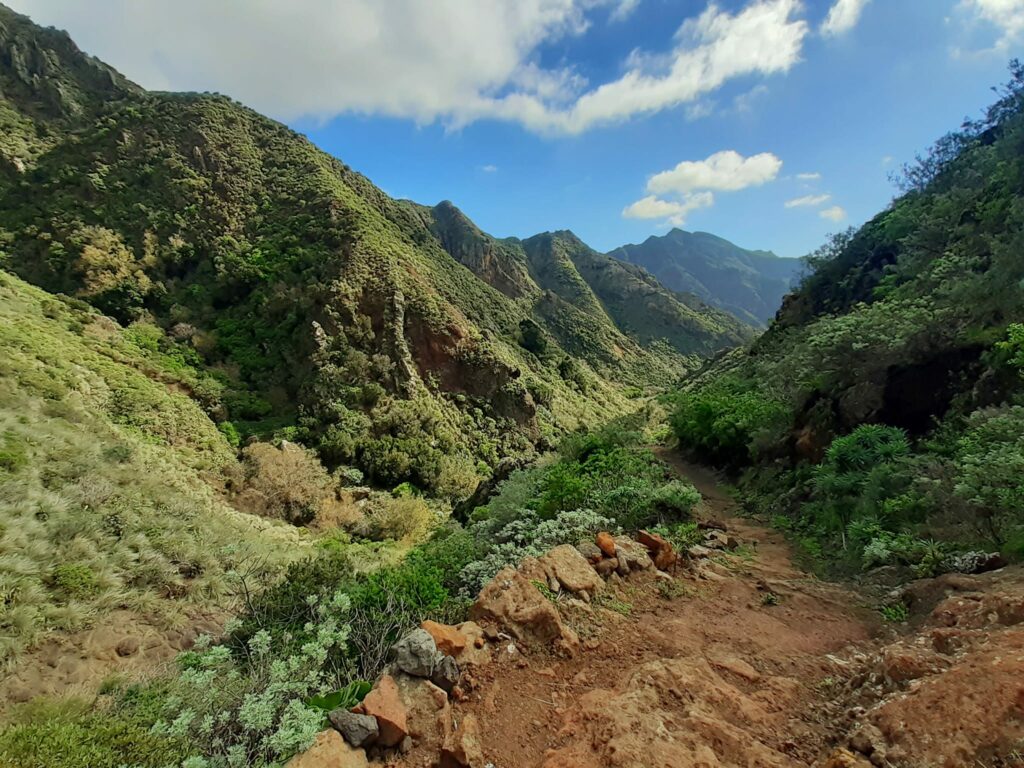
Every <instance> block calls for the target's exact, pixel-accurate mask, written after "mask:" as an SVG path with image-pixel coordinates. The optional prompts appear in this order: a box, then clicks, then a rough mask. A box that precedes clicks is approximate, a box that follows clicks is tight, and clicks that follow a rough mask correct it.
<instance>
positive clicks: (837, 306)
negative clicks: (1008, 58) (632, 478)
mask: <svg viewBox="0 0 1024 768" xmlns="http://www.w3.org/2000/svg"><path fill="white" fill-rule="evenodd" d="M1011 71H1012V79H1011V81H1010V83H1009V84H1008V85H1007V86H1006V87H1005V88H1004V89H1002V90H1001V92H1000V94H999V96H1000V98H999V99H998V101H997V102H996V103H995V104H994V105H993V106H992V107H991V108H990V109H989V110H988V111H987V113H986V114H985V115H984V117H982V118H981V119H980V120H976V121H968V122H967V123H965V124H964V126H963V127H962V128H961V129H960V130H959V131H957V132H955V133H952V134H950V135H948V136H946V137H945V138H944V139H942V140H941V141H939V142H938V143H937V144H936V146H935V147H934V148H933V149H932V150H931V152H929V153H928V154H927V155H926V156H924V157H921V158H919V159H918V160H917V161H916V162H915V163H913V164H912V165H910V166H908V167H907V168H906V169H905V171H904V174H903V177H902V183H903V185H904V189H905V193H904V194H903V195H902V196H901V197H900V198H899V199H897V200H896V201H894V202H893V204H892V205H891V206H890V207H889V208H888V209H887V210H886V211H884V212H882V213H881V214H879V215H878V216H877V217H875V218H874V219H873V220H871V221H870V222H868V223H867V224H865V225H864V226H863V227H862V228H861V229H860V230H858V231H849V232H845V233H841V234H840V235H838V236H836V237H835V238H834V239H833V240H832V241H831V242H830V243H829V244H828V245H826V246H825V247H824V248H822V249H821V250H820V251H819V252H818V253H816V254H815V255H814V256H813V258H812V259H811V264H812V266H813V271H812V272H811V274H809V275H808V276H807V277H806V278H805V279H804V281H803V283H802V285H801V286H800V288H799V290H798V291H797V292H796V293H795V294H794V295H793V296H791V297H789V299H788V300H787V302H786V305H785V306H784V308H783V310H782V312H781V313H780V317H779V320H778V321H777V322H775V323H774V324H773V325H772V327H771V328H770V329H769V331H768V332H767V333H766V334H765V335H764V336H762V337H761V338H760V339H759V340H758V341H757V342H756V343H755V344H754V345H753V346H752V347H751V348H750V349H749V351H747V352H737V353H731V354H729V355H727V356H726V357H725V358H724V359H722V360H720V361H718V362H717V363H716V364H715V365H714V366H711V367H710V368H709V369H707V370H705V371H703V372H701V373H700V374H699V375H697V376H695V377H693V378H692V379H691V381H690V382H689V384H688V386H687V387H686V388H685V389H684V390H683V391H682V392H680V393H678V395H677V396H676V397H675V408H676V410H675V414H674V416H673V417H672V424H673V427H674V429H675V432H676V434H677V435H678V437H679V439H680V442H681V444H682V445H683V446H685V447H687V448H689V449H691V450H694V451H695V452H696V453H698V454H699V455H701V456H702V457H705V458H707V459H709V460H711V461H714V462H715V463H717V464H719V465H720V466H723V467H727V468H729V469H731V470H733V471H734V472H736V473H737V475H739V476H740V477H741V478H742V479H741V485H742V488H743V489H744V491H745V492H746V495H747V499H748V502H749V503H750V505H751V506H752V507H753V508H754V509H756V510H759V511H762V512H764V513H766V514H770V515H772V516H774V518H775V519H776V521H777V522H778V524H779V525H782V526H784V527H786V528H788V529H790V530H791V531H793V533H794V535H796V536H797V537H798V538H799V539H800V540H801V541H802V543H803V544H804V545H805V548H806V549H807V550H808V551H809V552H810V553H811V554H815V555H822V554H824V555H826V556H827V557H826V559H827V560H828V561H829V562H830V563H833V564H836V563H838V564H840V565H842V566H845V567H848V568H860V567H865V568H867V567H873V566H878V565H883V564H896V565H913V566H915V567H916V568H917V571H918V572H919V573H925V574H928V573H934V572H936V571H938V570H942V569H943V568H946V567H951V566H952V565H953V564H954V562H953V561H952V560H951V559H950V558H952V557H954V556H955V555H956V553H958V552H963V551H966V550H972V549H985V550H991V549H1001V550H1003V552H1005V553H1007V554H1012V555H1017V556H1019V555H1022V554H1024V437H1022V436H1024V386H1022V385H1024V381H1022V373H1024V366H1022V363H1024V356H1022V352H1021V350H1022V342H1024V332H1022V325H1021V322H1022V320H1024V208H1022V206H1021V200H1022V199H1024V67H1022V66H1021V65H1020V64H1018V63H1016V62H1014V63H1013V64H1012V66H1011Z"/></svg>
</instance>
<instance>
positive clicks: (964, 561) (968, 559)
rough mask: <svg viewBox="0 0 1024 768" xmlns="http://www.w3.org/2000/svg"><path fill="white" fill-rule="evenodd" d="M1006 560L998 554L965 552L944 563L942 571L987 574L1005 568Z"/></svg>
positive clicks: (949, 558)
mask: <svg viewBox="0 0 1024 768" xmlns="http://www.w3.org/2000/svg"><path fill="white" fill-rule="evenodd" d="M1006 564H1007V562H1006V558H1004V557H1003V556H1002V555H1000V554H999V553H998V552H964V553H963V554H961V555H950V556H949V557H947V558H946V559H945V560H943V561H942V570H944V571H946V572H950V571H952V572H955V573H985V572H986V571H996V570H999V569H1000V568H1003V567H1005V566H1006Z"/></svg>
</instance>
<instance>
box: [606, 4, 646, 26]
mask: <svg viewBox="0 0 1024 768" xmlns="http://www.w3.org/2000/svg"><path fill="white" fill-rule="evenodd" d="M639 5H640V0H619V4H618V5H616V6H615V8H614V10H612V13H611V16H609V17H608V18H609V20H610V21H625V20H626V19H628V18H629V17H630V16H632V15H633V11H635V10H636V9H637V6H639Z"/></svg>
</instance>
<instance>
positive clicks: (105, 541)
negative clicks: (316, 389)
mask: <svg viewBox="0 0 1024 768" xmlns="http://www.w3.org/2000/svg"><path fill="white" fill-rule="evenodd" d="M152 330H155V329H152ZM153 339H154V336H153V335H152V334H148V333H147V329H146V328H144V327H141V326H136V327H134V328H132V329H130V330H124V329H122V328H120V327H118V326H117V324H116V323H114V322H112V321H111V320H110V319H109V318H106V317H104V316H102V315H100V314H99V313H97V312H96V311H95V310H93V309H92V308H91V307H89V306H88V305H87V304H85V303H83V302H81V301H78V300H74V299H66V298H58V297H54V296H51V295H49V294H47V293H45V292H44V291H41V290H39V289H38V288H35V287H32V286H30V285H27V284H26V283H24V282H22V281H21V280H19V279H18V278H16V277H14V276H13V275H10V274H9V273H6V272H0V520H2V524H0V560H2V561H3V569H2V575H0V594H2V596H3V611H2V612H0V638H2V639H0V663H4V664H7V663H9V662H10V661H11V660H12V659H13V658H14V657H15V656H16V655H17V654H18V653H19V652H20V651H21V650H22V649H24V648H25V647H26V646H27V645H29V644H31V643H32V642H33V641H35V640H37V639H38V638H39V637H40V636H41V635H42V634H43V633H44V632H47V631H53V630H77V629H80V628H83V627H85V626H89V625H90V624H92V623H93V622H94V621H95V620H96V618H97V617H98V615H99V614H101V613H103V612H105V611H107V610H110V609H113V608H127V609H131V610H134V611H137V612H140V613H144V614H146V615H148V616H153V615H160V616H168V615H172V616H173V615H175V614H178V615H180V614H181V613H183V612H187V611H189V610H194V609H196V608H197V607H202V608H203V609H207V610H209V609H211V608H216V607H220V608H227V607H228V606H230V605H231V604H232V603H233V602H234V595H233V590H232V587H231V585H230V584H229V579H228V578H227V576H226V574H227V572H228V571H230V570H232V569H234V568H241V567H242V565H243V564H244V563H247V562H249V563H255V562H260V563H263V564H265V565H266V566H268V567H269V569H268V570H270V571H272V570H273V566H274V565H275V564H281V563H284V562H287V561H288V560H289V559H292V558H294V557H296V556H299V555H301V554H302V552H303V551H304V550H305V548H306V547H305V546H304V545H303V543H302V542H301V540H300V538H299V536H298V533H297V531H296V530H295V529H294V528H292V527H290V526H286V525H283V524H277V525H275V524H273V523H272V522H271V521H268V520H264V519H262V518H259V517H255V516H253V515H247V514H243V513H241V512H238V511H236V510H235V509H233V508H231V507H230V506H228V505H227V504H226V503H225V502H224V501H223V500H222V499H221V498H220V497H218V496H217V495H216V494H215V493H214V490H213V489H212V488H211V486H210V485H209V484H208V483H207V482H205V481H204V476H206V475H215V474H218V473H220V472H222V471H223V470H224V469H225V468H226V467H228V466H230V465H232V464H234V463H235V452H234V449H233V448H232V446H231V445H230V444H229V442H228V440H227V439H226V438H225V436H224V434H222V433H221V432H220V431H218V430H217V428H216V426H215V425H214V424H213V422H212V421H210V419H209V418H208V417H207V416H206V414H205V413H203V411H202V409H201V408H200V407H199V406H198V405H197V404H196V403H195V402H194V401H193V400H192V399H191V398H189V397H188V396H187V395H186V394H184V392H186V391H187V388H188V387H189V386H190V385H191V383H192V382H190V380H189V378H188V376H187V375H186V374H185V373H184V372H183V371H182V370H181V369H180V368H178V367H177V366H176V365H175V362H176V361H175V360H174V359H173V358H168V357H165V356H163V355H160V354H159V353H156V352H155V351H154V350H153V349H152V346H151V343H150V342H151V341H153ZM168 597H173V598H174V600H166V599H162V598H168Z"/></svg>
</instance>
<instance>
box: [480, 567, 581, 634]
mask: <svg viewBox="0 0 1024 768" xmlns="http://www.w3.org/2000/svg"><path fill="white" fill-rule="evenodd" d="M469 615H470V617H471V618H472V619H473V620H475V621H482V622H488V623H494V624H498V625H500V626H502V627H504V628H505V630H506V631H508V632H509V633H510V634H511V635H513V636H514V637H515V638H516V639H517V640H519V641H520V642H537V643H540V644H542V645H548V644H552V645H555V646H557V647H559V648H561V649H564V650H566V651H568V652H570V653H572V652H573V651H574V650H575V649H576V648H577V647H578V646H579V638H578V637H577V636H576V633H575V632H573V631H572V629H570V628H569V627H567V626H565V625H564V624H563V623H562V617H561V616H560V615H559V614H558V610H557V609H556V608H555V607H554V606H553V605H552V604H551V603H550V602H549V601H548V600H547V599H546V598H545V597H544V596H543V595H542V594H541V593H540V592H539V591H538V590H537V587H535V586H534V585H533V584H531V583H530V581H529V580H528V579H527V578H526V577H525V576H524V575H523V574H521V573H520V572H519V571H516V570H514V569H512V568H504V569H502V570H501V571H499V572H498V574H497V575H496V576H495V577H494V578H493V579H491V581H490V582H488V583H487V585H486V586H485V587H484V588H483V589H482V590H481V591H480V595H479V596H478V597H477V599H476V602H475V603H473V606H472V607H471V608H470V609H469Z"/></svg>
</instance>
